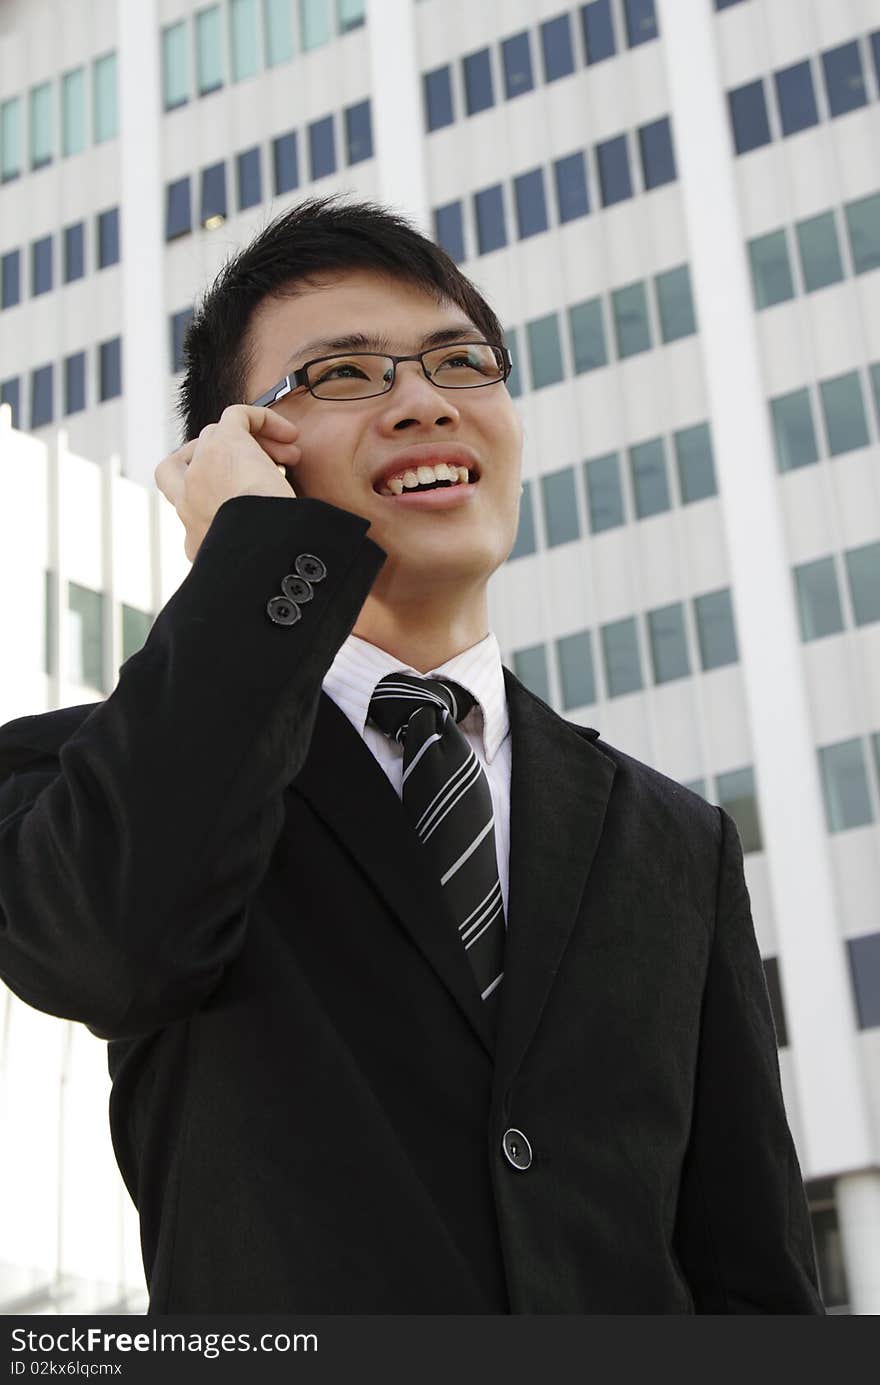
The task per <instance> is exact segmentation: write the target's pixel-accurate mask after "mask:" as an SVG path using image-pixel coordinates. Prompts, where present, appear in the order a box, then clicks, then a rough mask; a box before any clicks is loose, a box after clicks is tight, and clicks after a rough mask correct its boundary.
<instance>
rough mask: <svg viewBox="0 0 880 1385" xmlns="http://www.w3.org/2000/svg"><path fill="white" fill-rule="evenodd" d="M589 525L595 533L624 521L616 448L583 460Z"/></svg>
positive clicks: (612, 527)
mask: <svg viewBox="0 0 880 1385" xmlns="http://www.w3.org/2000/svg"><path fill="white" fill-rule="evenodd" d="M584 479H585V481H586V483H587V501H588V505H589V511H590V529H591V531H592V532H593V533H594V534H598V533H601V531H602V530H603V529H616V528H617V527H618V525H621V524H623V523H625V518H626V517H625V514H624V509H623V490H622V488H621V485H620V459H619V458H618V456H617V453H616V452H609V453H608V454H607V456H605V457H593V458H592V459H591V460H590V461H588V462H585V463H584Z"/></svg>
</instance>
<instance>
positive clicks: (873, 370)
mask: <svg viewBox="0 0 880 1385" xmlns="http://www.w3.org/2000/svg"><path fill="white" fill-rule="evenodd" d="M15 253H16V255H17V254H18V251H17V250H16V252H15ZM870 375H871V386H872V388H873V390H874V412H875V413H876V415H877V429H878V431H880V361H878V362H877V364H876V365H872V366H871V367H870Z"/></svg>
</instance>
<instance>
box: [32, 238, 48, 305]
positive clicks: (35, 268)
mask: <svg viewBox="0 0 880 1385" xmlns="http://www.w3.org/2000/svg"><path fill="white" fill-rule="evenodd" d="M51 288H52V237H51V236H44V237H43V238H42V240H35V241H32V243H31V297H32V298H36V296H37V294H39V293H48V292H49V290H50V289H51Z"/></svg>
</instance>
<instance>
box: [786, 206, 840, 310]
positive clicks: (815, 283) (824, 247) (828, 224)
mask: <svg viewBox="0 0 880 1385" xmlns="http://www.w3.org/2000/svg"><path fill="white" fill-rule="evenodd" d="M795 229H796V230H797V239H798V248H799V250H800V252H801V269H802V271H803V275H804V287H805V288H806V290H807V292H808V293H812V292H813V290H814V289H824V288H826V287H827V286H828V285H829V284H837V283H839V282H840V280H841V279H842V278H843V262H842V260H841V258H840V245H839V243H838V240H837V226H836V224H835V220H834V213H833V212H822V213H821V215H819V216H811V217H810V218H809V219H808V220H807V221H799V222H798V224H797V227H796V228H795Z"/></svg>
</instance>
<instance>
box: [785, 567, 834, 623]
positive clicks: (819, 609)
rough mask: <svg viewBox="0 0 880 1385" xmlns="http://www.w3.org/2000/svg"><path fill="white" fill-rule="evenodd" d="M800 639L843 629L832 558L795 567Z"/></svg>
mask: <svg viewBox="0 0 880 1385" xmlns="http://www.w3.org/2000/svg"><path fill="white" fill-rule="evenodd" d="M793 571H794V582H795V589H796V591H797V603H798V615H799V616H800V625H801V639H802V640H819V639H822V638H823V636H825V635H835V634H837V633H838V632H839V631H840V630H842V629H843V611H842V609H841V605H840V589H839V588H838V585H837V572H836V570H835V567H834V559H833V558H819V559H818V561H816V562H812V563H801V564H800V565H799V566H798V567H796V568H794V570H793Z"/></svg>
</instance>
